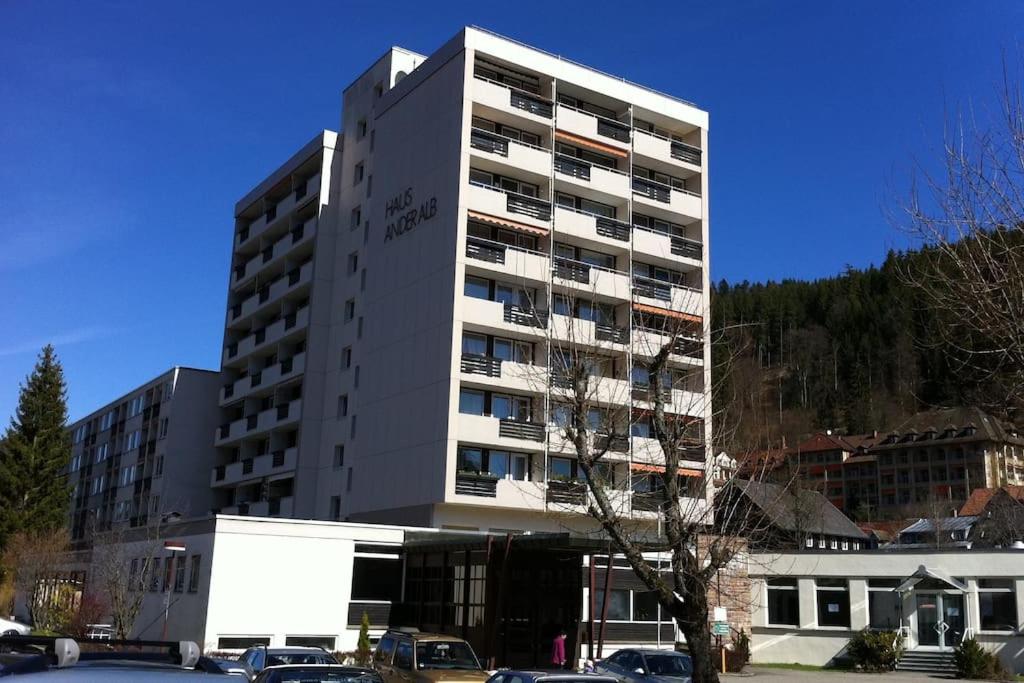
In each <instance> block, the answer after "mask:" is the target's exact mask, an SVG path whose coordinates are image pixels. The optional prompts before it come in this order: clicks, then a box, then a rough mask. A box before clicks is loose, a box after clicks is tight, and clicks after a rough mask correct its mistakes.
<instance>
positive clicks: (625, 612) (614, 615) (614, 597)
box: [594, 587, 631, 621]
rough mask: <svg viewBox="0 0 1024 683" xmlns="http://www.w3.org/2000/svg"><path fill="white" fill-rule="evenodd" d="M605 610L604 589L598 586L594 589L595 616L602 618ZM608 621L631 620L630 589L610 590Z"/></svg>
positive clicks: (606, 615)
mask: <svg viewBox="0 0 1024 683" xmlns="http://www.w3.org/2000/svg"><path fill="white" fill-rule="evenodd" d="M603 610H604V591H603V590H601V588H600V587H598V588H597V589H596V590H595V591H594V617H595V619H600V618H601V614H602V611H603ZM605 619H607V620H608V621H631V619H630V612H629V591H628V590H621V589H618V588H616V589H612V590H610V591H608V613H607V614H605Z"/></svg>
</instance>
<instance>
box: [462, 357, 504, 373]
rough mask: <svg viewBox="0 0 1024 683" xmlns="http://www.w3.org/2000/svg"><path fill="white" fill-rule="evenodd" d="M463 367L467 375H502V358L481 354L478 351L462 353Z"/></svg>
mask: <svg viewBox="0 0 1024 683" xmlns="http://www.w3.org/2000/svg"><path fill="white" fill-rule="evenodd" d="M461 369H462V372H465V373H466V374H467V375H484V376H486V377H501V359H500V358H492V357H491V356H481V355H479V354H476V353H464V354H462V364H461Z"/></svg>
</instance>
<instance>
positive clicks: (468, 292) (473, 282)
mask: <svg viewBox="0 0 1024 683" xmlns="http://www.w3.org/2000/svg"><path fill="white" fill-rule="evenodd" d="M490 284H491V283H490V282H488V281H487V280H485V279H483V278H479V277H472V276H469V275H467V276H466V284H465V285H464V286H463V289H462V293H463V294H464V295H465V296H471V297H473V298H474V299H485V300H486V299H490V298H491V287H490Z"/></svg>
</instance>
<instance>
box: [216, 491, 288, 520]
mask: <svg viewBox="0 0 1024 683" xmlns="http://www.w3.org/2000/svg"><path fill="white" fill-rule="evenodd" d="M294 510H295V498H294V497H292V496H285V497H284V498H272V499H270V500H257V501H249V502H246V503H239V504H237V505H232V506H230V507H226V508H221V511H220V514H222V515H242V516H248V517H291V516H292V515H293V514H294Z"/></svg>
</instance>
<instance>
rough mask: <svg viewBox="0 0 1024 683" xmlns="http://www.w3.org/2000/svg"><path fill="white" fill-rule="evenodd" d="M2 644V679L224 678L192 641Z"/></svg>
mask: <svg viewBox="0 0 1024 683" xmlns="http://www.w3.org/2000/svg"><path fill="white" fill-rule="evenodd" d="M0 646H3V648H4V649H5V654H3V655H0V677H5V676H16V677H17V676H23V677H25V679H26V680H31V681H37V680H38V681H53V682H55V683H56V682H58V681H59V682H60V683H118V682H119V681H124V683H173V682H175V681H192V682H193V683H195V682H196V680H197V679H196V678H195V677H196V676H205V675H209V674H213V675H216V676H224V677H225V679H227V676H228V674H227V673H226V672H225V671H224V670H223V669H221V668H220V667H219V666H218V665H217V664H216V663H214V662H213V660H211V659H208V658H206V657H202V656H200V654H199V647H198V646H197V645H196V644H195V643H192V642H180V643H178V642H167V643H160V642H156V641H124V640H106V641H98V640H85V639H83V640H81V641H75V640H73V639H71V638H54V637H40V636H3V637H0ZM83 648H84V651H83ZM143 648H147V649H145V650H144V649H143ZM234 680H238V679H237V678H236V679H234Z"/></svg>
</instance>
